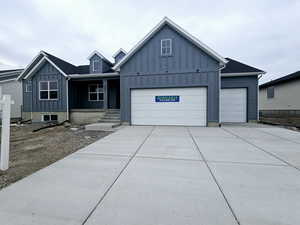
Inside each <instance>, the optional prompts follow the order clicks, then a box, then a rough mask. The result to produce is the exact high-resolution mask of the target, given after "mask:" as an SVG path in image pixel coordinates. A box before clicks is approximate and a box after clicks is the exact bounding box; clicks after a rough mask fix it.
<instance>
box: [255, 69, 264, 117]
mask: <svg viewBox="0 0 300 225" xmlns="http://www.w3.org/2000/svg"><path fill="white" fill-rule="evenodd" d="M262 76H263V74H260V75H258V77H257V116H256V117H257V121H259V79H260V78H262Z"/></svg>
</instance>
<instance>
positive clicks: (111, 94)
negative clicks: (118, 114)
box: [107, 80, 120, 109]
mask: <svg viewBox="0 0 300 225" xmlns="http://www.w3.org/2000/svg"><path fill="white" fill-rule="evenodd" d="M107 94H108V96H107V97H108V98H107V99H108V104H107V105H108V108H109V109H119V108H120V80H108V81H107Z"/></svg>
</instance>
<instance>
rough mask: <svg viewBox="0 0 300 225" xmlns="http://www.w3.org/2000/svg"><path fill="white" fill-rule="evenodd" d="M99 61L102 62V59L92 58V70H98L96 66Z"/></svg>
mask: <svg viewBox="0 0 300 225" xmlns="http://www.w3.org/2000/svg"><path fill="white" fill-rule="evenodd" d="M96 62H98V63H100V59H93V60H92V71H93V72H97V70H96V68H95V63H96Z"/></svg>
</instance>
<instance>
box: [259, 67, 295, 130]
mask: <svg viewBox="0 0 300 225" xmlns="http://www.w3.org/2000/svg"><path fill="white" fill-rule="evenodd" d="M299 97H300V71H297V72H295V73H292V74H289V75H287V76H284V77H281V78H278V79H276V80H272V81H269V82H267V83H264V84H262V85H260V86H259V108H260V115H261V120H262V121H265V122H274V123H279V124H291V125H296V126H300V100H299Z"/></svg>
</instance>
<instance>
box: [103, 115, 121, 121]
mask: <svg viewBox="0 0 300 225" xmlns="http://www.w3.org/2000/svg"><path fill="white" fill-rule="evenodd" d="M102 119H116V120H119V119H120V116H111V115H108V116H103V117H102Z"/></svg>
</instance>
